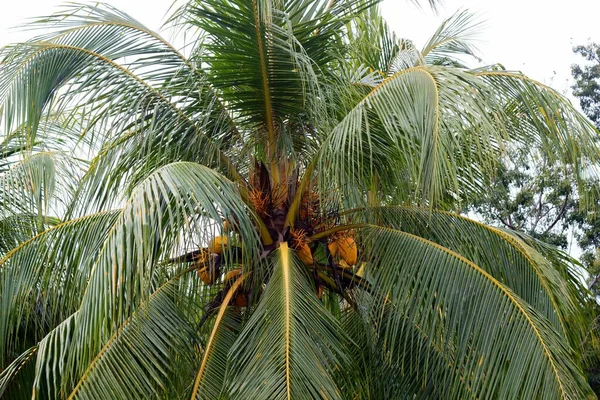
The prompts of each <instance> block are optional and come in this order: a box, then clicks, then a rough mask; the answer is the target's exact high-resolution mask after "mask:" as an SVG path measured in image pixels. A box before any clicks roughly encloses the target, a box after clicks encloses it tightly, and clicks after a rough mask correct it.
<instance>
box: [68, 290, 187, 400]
mask: <svg viewBox="0 0 600 400" xmlns="http://www.w3.org/2000/svg"><path fill="white" fill-rule="evenodd" d="M175 295H176V292H175V289H174V282H173V281H169V282H168V283H167V284H165V285H164V286H163V287H161V288H160V289H158V290H157V291H156V292H154V293H153V294H152V295H150V297H149V298H148V300H147V301H145V302H144V303H142V304H141V305H140V307H139V308H138V309H137V310H136V312H135V313H134V314H132V316H131V317H129V319H128V320H126V321H125V322H124V323H123V325H122V326H121V327H120V328H118V330H116V332H115V333H114V335H113V336H112V337H111V338H110V339H109V340H108V342H107V343H106V344H105V345H104V347H103V348H102V350H101V351H100V352H99V353H98V354H97V355H96V357H95V358H94V360H93V361H92V362H91V363H90V364H89V366H88V367H87V369H86V371H85V372H84V374H83V375H82V376H81V378H80V379H79V382H78V383H77V385H76V386H75V388H74V389H73V391H72V392H71V394H70V395H69V396H68V398H69V399H133V398H145V399H150V398H161V396H165V397H167V396H168V394H169V393H170V392H173V393H178V392H180V391H181V389H182V387H183V388H185V387H186V386H187V385H188V384H189V376H188V375H186V374H185V373H182V371H185V370H191V367H192V365H193V363H194V360H195V358H196V355H195V351H194V348H193V342H194V340H195V339H194V338H195V333H194V331H193V329H192V327H191V326H190V324H189V321H186V320H185V319H184V318H183V316H182V315H181V311H180V310H179V309H178V307H177V306H176V304H175V303H174V302H173V299H172V298H173V297H175Z"/></svg>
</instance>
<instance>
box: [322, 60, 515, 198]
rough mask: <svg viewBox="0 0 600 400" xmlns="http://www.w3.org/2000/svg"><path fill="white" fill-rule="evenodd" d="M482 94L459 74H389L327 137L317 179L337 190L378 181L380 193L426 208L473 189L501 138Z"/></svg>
mask: <svg viewBox="0 0 600 400" xmlns="http://www.w3.org/2000/svg"><path fill="white" fill-rule="evenodd" d="M488 93H489V88H487V87H486V86H485V85H484V84H483V82H482V81H481V80H479V79H477V77H475V76H473V75H472V74H468V73H465V72H462V71H460V70H450V69H447V68H441V67H434V66H422V67H414V68H409V69H406V70H403V71H400V72H398V73H396V74H395V75H393V76H391V77H390V78H388V79H386V80H385V81H384V82H383V83H382V84H381V85H379V86H378V87H376V88H375V89H373V90H372V91H371V92H370V93H369V95H367V96H366V97H365V98H364V100H363V101H361V102H360V103H359V104H358V105H357V106H356V107H355V108H354V109H353V110H352V111H351V112H350V113H349V114H348V115H347V116H346V117H345V118H344V119H343V120H342V121H341V122H340V123H339V124H338V126H336V127H335V129H334V130H333V131H332V132H331V134H330V136H329V137H328V139H327V141H326V143H325V146H324V149H323V155H322V161H321V167H322V168H321V169H322V173H323V174H326V175H327V178H326V177H325V176H324V177H323V179H324V180H325V181H327V180H331V179H332V178H333V179H334V180H335V181H336V182H339V186H340V187H344V188H345V187H346V186H347V185H348V183H349V182H355V183H356V184H358V185H364V186H370V184H371V182H372V181H373V178H374V176H375V175H379V176H385V177H386V179H385V180H384V181H382V184H383V185H386V187H384V188H383V189H384V190H385V193H386V194H389V195H393V196H395V197H402V196H403V197H404V199H405V200H406V199H407V197H408V196H409V195H408V193H411V197H412V198H418V199H420V201H423V202H429V203H430V204H436V203H438V202H440V201H441V200H442V199H443V197H444V196H448V194H449V193H451V194H453V195H454V196H455V197H462V196H467V195H468V194H469V193H470V192H472V191H478V190H480V185H481V183H482V182H483V181H485V177H486V174H487V173H489V172H490V171H491V167H492V165H494V163H495V162H496V158H497V148H498V142H500V141H501V140H502V138H503V134H504V133H503V131H502V128H501V127H500V126H499V125H498V120H497V116H495V115H492V114H491V113H490V111H491V110H493V109H494V108H498V106H497V105H496V104H494V100H492V101H491V103H490V100H489V96H488ZM458 99H460V100H458ZM388 185H389V186H388ZM405 191H406V192H405ZM398 192H400V193H401V194H400V196H399V195H398Z"/></svg>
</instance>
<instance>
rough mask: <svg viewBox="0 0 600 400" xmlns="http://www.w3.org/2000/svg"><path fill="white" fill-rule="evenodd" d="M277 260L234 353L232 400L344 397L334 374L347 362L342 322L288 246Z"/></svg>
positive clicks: (283, 248)
mask: <svg viewBox="0 0 600 400" xmlns="http://www.w3.org/2000/svg"><path fill="white" fill-rule="evenodd" d="M273 262H274V271H273V275H272V277H271V279H270V281H269V283H268V285H267V288H266V290H265V293H264V294H263V296H262V298H261V301H260V303H259V305H258V307H257V308H256V310H255V311H254V313H253V315H252V317H251V318H250V320H249V321H248V323H247V324H246V325H245V326H244V329H243V331H242V333H241V334H240V337H239V338H238V340H237V341H236V344H235V345H234V347H232V348H231V351H230V356H229V358H230V360H231V363H232V364H231V373H230V375H228V382H229V386H230V391H231V398H234V399H248V398H253V399H292V398H294V399H295V398H313V399H321V398H329V399H338V398H341V392H340V389H339V388H338V387H337V384H336V382H335V381H334V380H333V379H332V376H331V373H332V372H333V368H334V367H335V365H341V363H342V362H343V360H344V358H345V357H344V354H345V350H344V349H343V347H341V346H343V345H344V342H345V338H344V337H343V336H342V331H341V330H340V327H339V325H338V322H337V321H336V320H335V319H333V317H332V316H331V315H330V314H329V312H328V311H326V310H325V309H324V308H323V305H322V304H321V303H320V302H319V301H318V300H317V297H316V294H315V292H314V289H313V288H311V287H310V286H309V284H308V282H307V278H306V276H305V275H304V272H302V270H301V268H302V267H301V266H300V265H299V264H298V261H296V259H295V257H294V256H293V253H292V252H291V250H290V249H289V248H288V247H287V245H286V244H285V243H283V244H282V245H281V246H280V248H279V250H278V251H277V253H276V254H275V256H274V260H273Z"/></svg>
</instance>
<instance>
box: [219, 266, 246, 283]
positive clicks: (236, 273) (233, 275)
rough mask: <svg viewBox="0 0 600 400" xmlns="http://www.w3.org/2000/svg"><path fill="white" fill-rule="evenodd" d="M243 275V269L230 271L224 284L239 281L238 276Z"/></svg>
mask: <svg viewBox="0 0 600 400" xmlns="http://www.w3.org/2000/svg"><path fill="white" fill-rule="evenodd" d="M241 273H242V269H241V268H236V269H234V270H231V271H229V272H228V273H226V274H225V279H223V281H224V282H229V281H232V280H234V279H237V278H238V276H240V275H241Z"/></svg>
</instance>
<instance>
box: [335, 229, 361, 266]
mask: <svg viewBox="0 0 600 400" xmlns="http://www.w3.org/2000/svg"><path fill="white" fill-rule="evenodd" d="M335 243H336V244H337V250H338V254H339V256H340V257H341V258H342V259H343V260H344V261H346V263H348V265H354V264H356V259H357V258H358V247H357V246H356V242H355V241H354V239H353V238H351V237H350V236H347V237H343V238H339V239H338V240H336V241H335Z"/></svg>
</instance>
